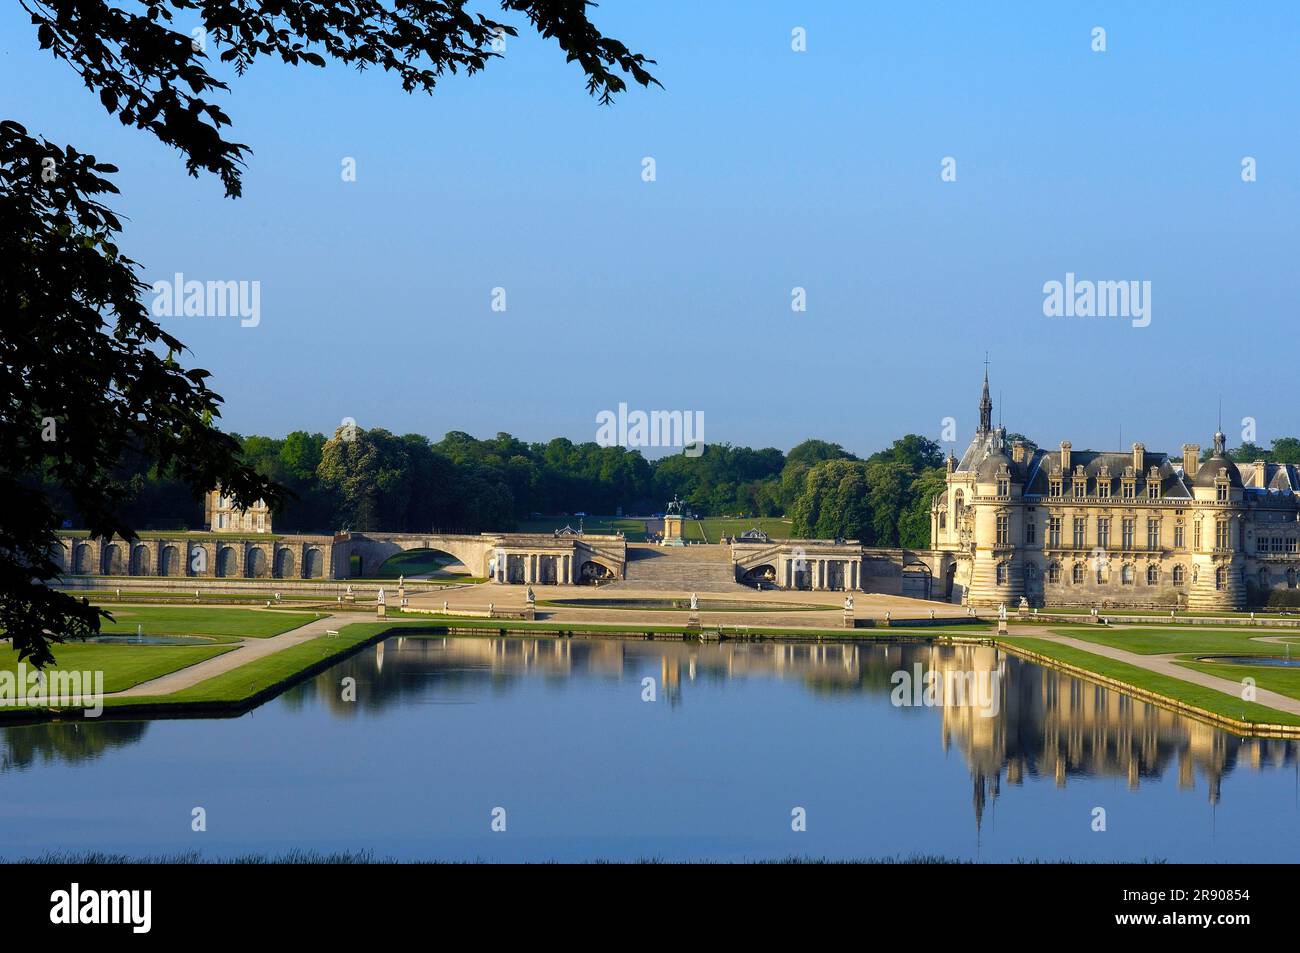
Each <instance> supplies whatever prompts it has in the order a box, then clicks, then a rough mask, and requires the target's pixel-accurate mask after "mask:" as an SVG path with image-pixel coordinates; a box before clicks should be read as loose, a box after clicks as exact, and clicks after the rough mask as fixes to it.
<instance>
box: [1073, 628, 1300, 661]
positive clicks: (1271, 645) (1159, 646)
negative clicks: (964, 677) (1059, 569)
mask: <svg viewBox="0 0 1300 953" xmlns="http://www.w3.org/2000/svg"><path fill="white" fill-rule="evenodd" d="M1051 631H1052V633H1053V634H1054V635H1067V636H1069V637H1070V638H1073V639H1079V640H1081V641H1084V642H1095V643H1096V644H1098V645H1109V646H1111V647H1113V648H1117V649H1124V650H1125V651H1126V652H1133V653H1134V654H1136V655H1173V654H1175V653H1184V652H1185V653H1188V654H1197V655H1285V654H1286V647H1285V646H1283V645H1280V644H1278V643H1276V642H1260V641H1258V640H1256V641H1251V639H1252V637H1253V636H1261V635H1263V636H1268V637H1278V638H1283V639H1287V640H1288V641H1292V642H1296V641H1300V634H1293V633H1291V632H1290V631H1289V630H1283V631H1280V632H1261V631H1259V630H1258V629H1244V630H1242V631H1240V632H1232V631H1222V630H1220V631H1212V632H1205V631H1197V629H1196V628H1194V627H1192V626H1186V627H1179V628H1176V629H1173V628H1171V629H1143V628H1135V629H1130V628H1122V629H1107V628H1104V627H1102V626H1095V625H1094V626H1077V627H1071V628H1068V629H1052V630H1051Z"/></svg>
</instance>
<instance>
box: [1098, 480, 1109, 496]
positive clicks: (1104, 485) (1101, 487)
mask: <svg viewBox="0 0 1300 953" xmlns="http://www.w3.org/2000/svg"><path fill="white" fill-rule="evenodd" d="M1097 498H1098V499H1102V500H1109V499H1110V480H1102V479H1098V480H1097Z"/></svg>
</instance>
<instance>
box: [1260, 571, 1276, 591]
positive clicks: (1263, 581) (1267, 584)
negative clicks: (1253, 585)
mask: <svg viewBox="0 0 1300 953" xmlns="http://www.w3.org/2000/svg"><path fill="white" fill-rule="evenodd" d="M1272 587H1273V580H1272V578H1271V577H1270V576H1269V574H1268V567H1263V568H1261V569H1260V571H1259V588H1261V589H1271V588H1272Z"/></svg>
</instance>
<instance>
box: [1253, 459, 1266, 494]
mask: <svg viewBox="0 0 1300 953" xmlns="http://www.w3.org/2000/svg"><path fill="white" fill-rule="evenodd" d="M1266 466H1267V464H1266V463H1265V462H1264V461H1263V460H1256V461H1255V482H1254V485H1255V486H1257V487H1259V488H1260V489H1261V490H1263V489H1266V488H1267V487H1268V476H1267V474H1266V472H1265V467H1266Z"/></svg>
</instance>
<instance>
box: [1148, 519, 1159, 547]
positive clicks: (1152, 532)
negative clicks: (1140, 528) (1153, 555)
mask: <svg viewBox="0 0 1300 953" xmlns="http://www.w3.org/2000/svg"><path fill="white" fill-rule="evenodd" d="M1159 548H1160V521H1159V520H1156V519H1148V520H1147V549H1159Z"/></svg>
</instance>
